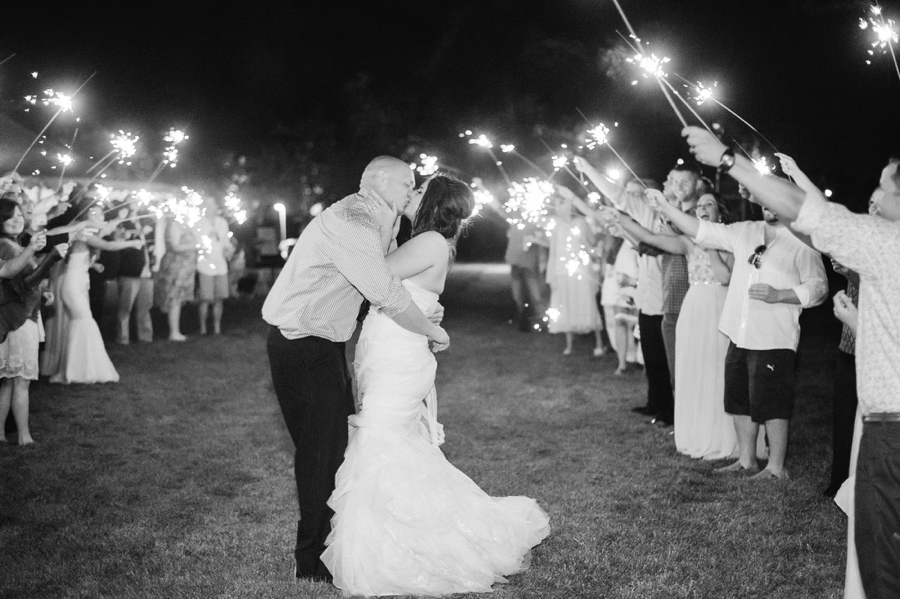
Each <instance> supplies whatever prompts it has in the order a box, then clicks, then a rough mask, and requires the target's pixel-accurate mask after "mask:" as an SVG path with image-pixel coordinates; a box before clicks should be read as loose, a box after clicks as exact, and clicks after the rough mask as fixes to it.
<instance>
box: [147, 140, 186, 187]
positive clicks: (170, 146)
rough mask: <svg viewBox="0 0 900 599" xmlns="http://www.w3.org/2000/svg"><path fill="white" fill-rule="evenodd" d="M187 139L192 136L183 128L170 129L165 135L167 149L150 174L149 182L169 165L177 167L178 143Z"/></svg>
mask: <svg viewBox="0 0 900 599" xmlns="http://www.w3.org/2000/svg"><path fill="white" fill-rule="evenodd" d="M186 139H190V137H188V136H187V135H185V133H184V131H183V130H181V129H176V128H174V127H172V128H171V129H169V131H168V133H166V134H165V136H163V141H165V142H166V143H167V145H166V149H165V150H163V159H162V161H161V162H160V163H159V165H158V166H157V167H156V170H154V171H153V174H152V175H150V178H149V179H148V180H147V183H148V184H149V183H152V182H153V180H154V179H156V177H157V176H158V175H159V174H160V173H161V172H162V171H163V169H164V168H166V167H167V166H168V167H170V168H175V166H176V165H177V164H178V145H179V144H181V142H183V141H185V140H186Z"/></svg>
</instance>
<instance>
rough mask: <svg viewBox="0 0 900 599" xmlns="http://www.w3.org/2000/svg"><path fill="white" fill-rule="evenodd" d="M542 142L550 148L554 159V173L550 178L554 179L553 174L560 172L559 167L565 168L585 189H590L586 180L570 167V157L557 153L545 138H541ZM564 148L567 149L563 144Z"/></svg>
mask: <svg viewBox="0 0 900 599" xmlns="http://www.w3.org/2000/svg"><path fill="white" fill-rule="evenodd" d="M541 143H542V144H544V147H545V148H547V150H549V151H550V153H551V154H552V160H553V173H552V174H551V175H550V176H549V177H548V180H552V179H553V175H555V174H556V173H557V172H559V169H560V168H562V169H565V171H566V172H567V173H569V175H570V176H571V177H572V178H573V179H575V180H576V181H578V183H579V184H580V185H581V186H582V187H583V188H584V189H585V191H590V188H589V187H588V186H587V185H585V184H584V180H583V179H582V177H579V176H578V175H576V174H575V173H574V172H573V171H572V169H571V168H569V159H568V157H566V156H559V155H557V154H556V151H555V150H554V149H553V148H551V147H550V146H549V145H548V144H547V142H545V141H544V140H543V139H542V140H541ZM562 149H566V146H565V145H563V146H562Z"/></svg>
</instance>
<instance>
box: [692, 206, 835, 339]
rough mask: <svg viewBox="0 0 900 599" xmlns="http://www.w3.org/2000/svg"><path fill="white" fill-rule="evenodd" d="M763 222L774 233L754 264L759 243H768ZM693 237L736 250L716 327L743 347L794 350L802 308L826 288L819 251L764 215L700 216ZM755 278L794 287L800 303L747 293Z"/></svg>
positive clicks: (816, 301) (813, 302)
mask: <svg viewBox="0 0 900 599" xmlns="http://www.w3.org/2000/svg"><path fill="white" fill-rule="evenodd" d="M766 227H770V234H774V235H772V242H771V243H770V244H769V245H768V247H766V250H765V252H763V253H762V256H761V257H760V267H759V268H756V267H754V266H753V265H752V264H750V262H749V258H750V256H751V255H753V253H754V251H755V250H756V248H757V247H759V246H761V245H762V246H765V245H766ZM696 241H697V242H698V243H702V244H704V245H706V246H710V247H714V248H718V249H721V250H726V251H728V252H731V253H732V254H734V268H733V269H732V271H731V282H730V283H729V285H728V295H727V296H726V297H725V306H724V308H723V310H722V318H721V320H720V321H719V330H720V331H722V333H723V334H725V335H726V336H727V337H728V338H729V339H731V341H732V342H734V344H735V345H736V346H738V347H740V348H743V349H753V350H766V349H790V350H794V351H796V350H797V344H798V343H799V341H800V312H802V310H803V308H807V307H811V306H817V305H819V304H821V303H822V300H824V299H825V297H826V295H827V294H828V283H827V282H826V279H825V266H824V265H823V264H822V256H821V255H820V254H819V252H817V251H815V250H813V249H811V248H810V247H808V246H807V245H805V244H804V243H803V242H802V241H800V240H799V239H797V238H796V237H794V236H793V234H791V232H790V231H788V230H787V228H786V227H773V226H771V225H767V224H766V223H765V222H763V221H744V222H739V223H734V224H731V225H723V224H720V223H710V222H707V221H703V220H701V221H700V229H699V231H698V233H697V239H696ZM757 283H765V284H767V285H770V286H772V287H774V288H775V289H792V290H793V291H794V292H795V293H796V294H797V298H798V299H799V300H800V305H795V304H784V303H777V304H769V303H766V302H764V301H761V300H755V299H750V295H749V290H750V286H751V285H755V284H757Z"/></svg>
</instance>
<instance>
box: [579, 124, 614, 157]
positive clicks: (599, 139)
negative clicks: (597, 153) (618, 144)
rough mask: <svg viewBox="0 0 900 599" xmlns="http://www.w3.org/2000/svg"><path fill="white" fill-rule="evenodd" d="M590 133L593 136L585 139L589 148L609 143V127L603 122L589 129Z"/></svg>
mask: <svg viewBox="0 0 900 599" xmlns="http://www.w3.org/2000/svg"><path fill="white" fill-rule="evenodd" d="M588 135H590V136H591V137H590V138H589V139H587V140H585V141H586V144H587V149H588V150H593V149H594V148H596V147H597V146H603V145H608V144H609V127H607V126H606V125H604V124H603V123H600V124H599V125H597V126H596V127H592V128H590V129H588Z"/></svg>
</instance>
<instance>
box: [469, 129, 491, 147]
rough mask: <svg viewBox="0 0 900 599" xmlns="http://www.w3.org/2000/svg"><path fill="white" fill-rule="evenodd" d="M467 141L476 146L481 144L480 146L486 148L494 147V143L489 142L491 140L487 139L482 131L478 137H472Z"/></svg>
mask: <svg viewBox="0 0 900 599" xmlns="http://www.w3.org/2000/svg"><path fill="white" fill-rule="evenodd" d="M469 143H470V144H474V145H476V146H481V147H482V148H487V149H491V148H493V147H494V144H493V143H491V140H489V139H488V138H487V136H485V134H484V133H482V134H481V135H479V136H478V137H473V138H472V139H470V140H469Z"/></svg>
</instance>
